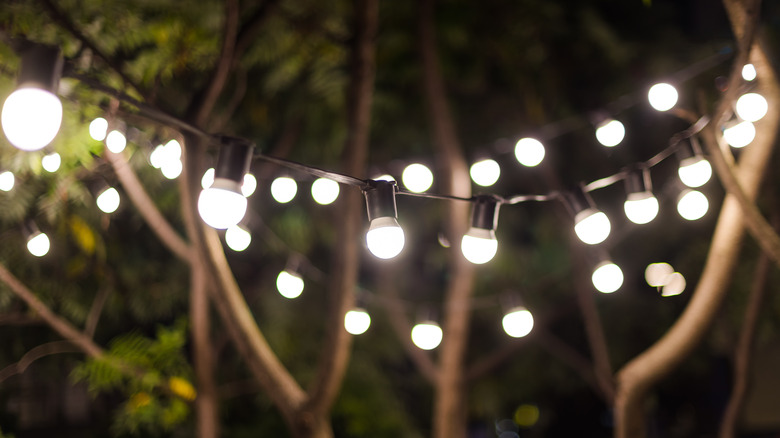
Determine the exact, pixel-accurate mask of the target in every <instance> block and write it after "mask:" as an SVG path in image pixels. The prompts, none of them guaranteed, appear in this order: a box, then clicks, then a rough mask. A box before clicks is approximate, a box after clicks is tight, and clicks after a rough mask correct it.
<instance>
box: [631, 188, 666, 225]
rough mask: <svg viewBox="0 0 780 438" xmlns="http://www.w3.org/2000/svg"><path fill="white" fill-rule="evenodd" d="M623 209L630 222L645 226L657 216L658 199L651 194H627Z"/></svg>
mask: <svg viewBox="0 0 780 438" xmlns="http://www.w3.org/2000/svg"><path fill="white" fill-rule="evenodd" d="M623 209H624V210H625V212H626V217H627V218H628V220H630V221H631V222H633V223H635V224H639V225H642V224H646V223H648V222H650V221H652V220H653V219H655V217H656V216H657V215H658V199H656V197H655V196H653V193H652V192H637V193H629V194H628V198H627V199H626V202H625V203H624V204H623Z"/></svg>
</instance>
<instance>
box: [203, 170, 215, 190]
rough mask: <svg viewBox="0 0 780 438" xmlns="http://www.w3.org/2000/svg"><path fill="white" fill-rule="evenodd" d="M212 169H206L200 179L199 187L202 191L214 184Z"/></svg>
mask: <svg viewBox="0 0 780 438" xmlns="http://www.w3.org/2000/svg"><path fill="white" fill-rule="evenodd" d="M214 172H215V171H214V168H213V167H211V168H209V169H206V171H205V172H204V173H203V178H201V179H200V186H201V187H203V188H204V189H207V188H209V187H211V185H212V184H214Z"/></svg>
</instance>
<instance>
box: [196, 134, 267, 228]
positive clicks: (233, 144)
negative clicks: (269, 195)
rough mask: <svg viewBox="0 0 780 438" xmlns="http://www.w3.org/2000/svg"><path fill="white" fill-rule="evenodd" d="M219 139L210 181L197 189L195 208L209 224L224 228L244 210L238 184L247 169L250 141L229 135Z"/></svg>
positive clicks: (240, 217)
mask: <svg viewBox="0 0 780 438" xmlns="http://www.w3.org/2000/svg"><path fill="white" fill-rule="evenodd" d="M221 142H222V147H221V148H220V150H219V157H218V159H217V167H216V170H215V172H214V182H213V183H212V184H211V185H210V186H209V187H208V188H205V189H203V191H201V192H200V196H199V197H198V212H199V213H200V217H201V218H202V219H203V221H204V222H206V224H208V225H209V226H211V227H213V228H217V229H226V228H229V227H230V226H232V225H236V224H237V223H238V222H240V221H241V219H242V218H243V217H244V214H245V213H246V207H247V201H246V198H245V197H244V195H243V194H241V186H240V184H241V183H242V182H243V180H244V175H245V174H246V173H247V170H248V169H249V162H250V159H251V157H252V150H253V148H254V145H252V144H251V143H249V142H247V141H245V140H242V139H237V138H232V137H221ZM201 181H202V180H201Z"/></svg>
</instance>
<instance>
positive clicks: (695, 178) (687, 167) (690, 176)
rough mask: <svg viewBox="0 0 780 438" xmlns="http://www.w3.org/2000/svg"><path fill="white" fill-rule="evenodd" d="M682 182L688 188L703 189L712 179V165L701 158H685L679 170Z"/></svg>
mask: <svg viewBox="0 0 780 438" xmlns="http://www.w3.org/2000/svg"><path fill="white" fill-rule="evenodd" d="M677 174H678V175H680V181H682V182H683V184H685V185H686V186H688V187H691V188H696V187H701V186H703V185H704V184H706V183H707V181H709V180H710V178H711V177H712V165H710V162H709V161H707V160H705V159H704V158H702V157H700V156H695V157H689V158H685V159H683V160H681V161H680V168H679V169H677Z"/></svg>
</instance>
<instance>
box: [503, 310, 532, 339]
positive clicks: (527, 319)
mask: <svg viewBox="0 0 780 438" xmlns="http://www.w3.org/2000/svg"><path fill="white" fill-rule="evenodd" d="M501 325H503V326H504V331H505V332H506V334H508V335H509V336H511V337H513V338H522V337H524V336H526V335H528V334H529V333H531V330H533V328H534V316H533V315H532V314H531V312H530V311H528V309H526V308H525V307H515V308H514V309H512V310H510V311H509V312H508V313H507V314H506V315H504V318H503V319H502V320H501Z"/></svg>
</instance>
